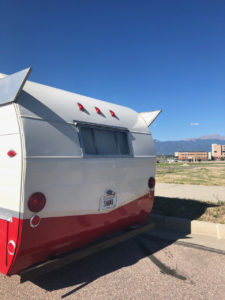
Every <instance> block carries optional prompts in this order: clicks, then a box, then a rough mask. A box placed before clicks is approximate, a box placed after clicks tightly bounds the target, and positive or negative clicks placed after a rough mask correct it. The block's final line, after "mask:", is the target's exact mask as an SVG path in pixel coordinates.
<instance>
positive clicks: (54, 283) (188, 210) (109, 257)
mask: <svg viewBox="0 0 225 300" xmlns="http://www.w3.org/2000/svg"><path fill="white" fill-rule="evenodd" d="M213 206H216V205H215V204H209V203H205V202H200V201H194V200H188V201H187V200H186V199H178V198H177V199H171V198H165V197H155V204H154V209H153V212H154V213H157V214H161V215H166V216H173V217H174V216H175V217H178V219H179V218H188V220H187V224H186V225H185V226H186V228H185V230H183V229H182V228H181V227H179V226H180V224H179V220H178V223H177V226H178V232H179V228H181V229H182V230H181V231H183V232H185V233H180V234H177V235H176V237H177V239H179V238H185V237H186V234H187V233H189V231H190V222H191V220H193V219H197V218H199V217H200V216H201V215H202V214H204V212H205V211H206V209H207V208H208V207H213ZM153 220H154V219H153ZM180 220H181V219H180ZM175 241H176V240H170V241H169V240H163V239H160V238H157V237H155V236H152V235H151V231H149V232H148V233H144V234H141V235H139V236H137V237H135V238H133V239H130V240H128V241H126V242H122V243H120V244H118V245H116V246H113V247H111V248H109V249H106V250H103V251H101V252H99V253H97V254H93V255H91V256H88V257H86V258H85V259H82V260H80V261H78V262H76V263H73V264H70V265H68V266H65V267H63V268H60V269H58V270H56V271H54V272H51V273H48V274H45V275H43V276H41V277H38V278H36V279H34V280H32V282H33V283H34V284H36V285H38V286H39V287H41V288H43V289H45V290H47V291H50V292H51V291H54V290H59V289H64V288H68V287H71V288H72V290H71V291H69V292H66V293H64V294H63V295H62V296H61V297H62V298H66V297H67V296H69V295H71V294H74V293H76V292H77V291H79V290H80V289H82V288H84V287H85V286H87V285H88V284H90V283H91V282H93V281H95V280H97V279H98V278H100V277H102V276H105V275H107V274H110V273H112V272H115V271H117V270H119V269H121V268H124V267H128V266H132V265H134V264H136V263H137V262H138V261H139V260H141V259H143V258H144V257H149V259H150V260H151V262H152V263H154V264H155V265H156V266H157V267H158V268H159V269H160V272H161V273H163V274H165V275H169V276H174V277H176V278H177V279H180V280H186V278H185V277H184V276H183V275H182V274H178V273H177V272H176V270H173V269H171V268H169V267H168V266H166V265H164V264H163V263H162V262H161V261H159V260H158V259H157V258H156V257H155V255H154V254H155V253H157V252H158V251H160V250H162V249H164V248H166V247H167V246H169V245H171V244H173V243H174V242H175ZM106 284H109V283H106Z"/></svg>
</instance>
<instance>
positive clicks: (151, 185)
mask: <svg viewBox="0 0 225 300" xmlns="http://www.w3.org/2000/svg"><path fill="white" fill-rule="evenodd" d="M148 186H149V188H150V189H153V188H154V187H155V178H154V177H150V178H149V180H148Z"/></svg>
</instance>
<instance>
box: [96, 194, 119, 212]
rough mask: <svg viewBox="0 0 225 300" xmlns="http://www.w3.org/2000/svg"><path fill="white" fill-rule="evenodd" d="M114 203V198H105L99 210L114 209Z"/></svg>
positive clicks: (115, 200)
mask: <svg viewBox="0 0 225 300" xmlns="http://www.w3.org/2000/svg"><path fill="white" fill-rule="evenodd" d="M116 202H117V199H116V196H105V197H103V198H102V200H101V205H100V209H101V210H104V209H110V208H113V207H116Z"/></svg>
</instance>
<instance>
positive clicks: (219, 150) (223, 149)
mask: <svg viewBox="0 0 225 300" xmlns="http://www.w3.org/2000/svg"><path fill="white" fill-rule="evenodd" d="M212 158H213V159H221V158H224V159H225V145H218V144H212Z"/></svg>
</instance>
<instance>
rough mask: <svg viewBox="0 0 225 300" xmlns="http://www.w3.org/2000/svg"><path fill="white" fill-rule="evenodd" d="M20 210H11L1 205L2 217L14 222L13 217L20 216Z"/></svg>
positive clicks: (0, 216) (0, 212) (0, 213)
mask: <svg viewBox="0 0 225 300" xmlns="http://www.w3.org/2000/svg"><path fill="white" fill-rule="evenodd" d="M19 214H20V213H19V212H17V211H14V210H10V209H7V208H3V207H0V219H2V220H5V221H8V222H12V218H13V217H15V218H19Z"/></svg>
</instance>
